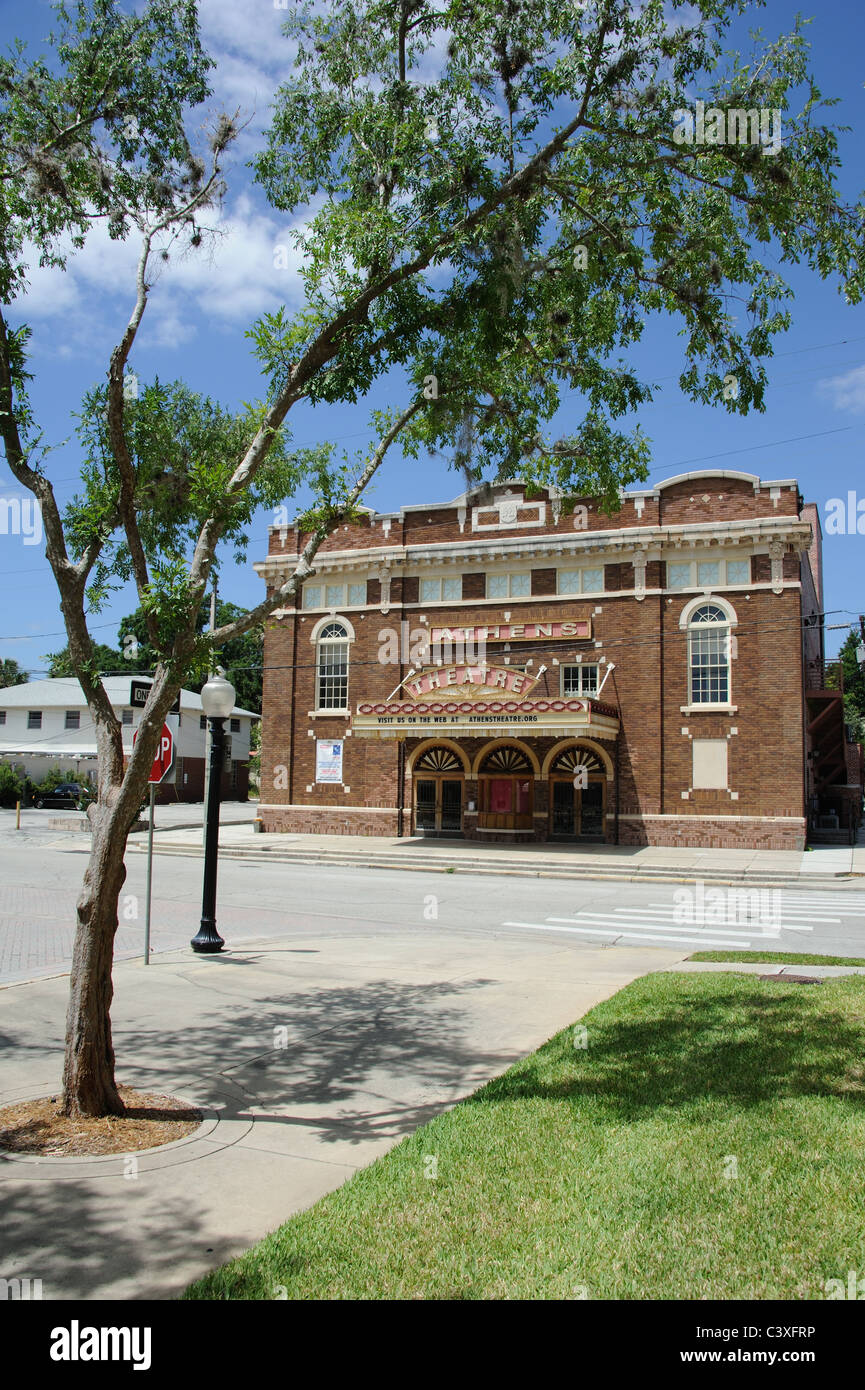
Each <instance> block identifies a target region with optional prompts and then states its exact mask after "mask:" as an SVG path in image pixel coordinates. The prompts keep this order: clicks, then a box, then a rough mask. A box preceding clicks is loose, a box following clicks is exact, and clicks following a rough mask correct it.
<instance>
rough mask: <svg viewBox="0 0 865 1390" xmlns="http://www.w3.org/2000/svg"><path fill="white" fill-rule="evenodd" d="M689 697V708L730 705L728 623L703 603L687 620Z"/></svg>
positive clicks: (718, 611)
mask: <svg viewBox="0 0 865 1390" xmlns="http://www.w3.org/2000/svg"><path fill="white" fill-rule="evenodd" d="M688 672H689V677H688V679H689V695H690V702H691V704H692V705H726V704H729V701H730V619H729V616H728V615H727V613H725V611H724V609H723V608H721V607H719V606H718V604H716V603H703V604H701V605H700V607H699V608H695V609H694V612H693V613H692V614H691V615H690V617H689V619H688Z"/></svg>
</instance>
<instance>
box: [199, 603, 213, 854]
mask: <svg viewBox="0 0 865 1390" xmlns="http://www.w3.org/2000/svg"><path fill="white" fill-rule="evenodd" d="M215 627H216V575H214V576H213V589H212V590H211V594H210V631H211V632H213V630H214V628H215ZM210 674H211V676H212V675H215V671H214V666H213V653H212V652H211V654H210ZM206 727H207V733H206V734H205V735H204V809H205V816H204V825H203V826H202V829H201V842H202V844H203V845H204V846H205V847H206V846H207V815H206V811H207V798H208V796H209V794H210V760H211V750H212V746H213V734H212V733H211V731H210V720H209V719H208V720H207V721H206Z"/></svg>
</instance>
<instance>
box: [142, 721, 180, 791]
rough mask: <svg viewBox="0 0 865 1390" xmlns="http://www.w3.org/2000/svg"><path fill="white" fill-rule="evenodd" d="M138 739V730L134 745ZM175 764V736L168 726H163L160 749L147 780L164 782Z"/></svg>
mask: <svg viewBox="0 0 865 1390" xmlns="http://www.w3.org/2000/svg"><path fill="white" fill-rule="evenodd" d="M137 738H138V730H137V729H136V731H135V733H134V735H133V738H132V742H133V744H134V743H135V740H136V739H137ZM173 762H174V735H173V734H172V732H171V730H170V729H169V727H168V725H167V724H163V726H162V733H161V734H160V735H159V747H158V749H157V750H156V757H155V758H154V759H153V766H152V767H151V769H150V776H149V777H148V779H147V780H148V782H162V781H164V780H165V778H166V777H167V776H168V774H169V772H170V771H171V765H172V763H173Z"/></svg>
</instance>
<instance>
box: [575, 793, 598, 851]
mask: <svg viewBox="0 0 865 1390" xmlns="http://www.w3.org/2000/svg"><path fill="white" fill-rule="evenodd" d="M577 796H578V797H579V798H580V836H581V837H582V838H583V839H586V840H603V838H604V784H603V782H590V783H589V785H588V786H587V787H583V789H582V791H578V792H577Z"/></svg>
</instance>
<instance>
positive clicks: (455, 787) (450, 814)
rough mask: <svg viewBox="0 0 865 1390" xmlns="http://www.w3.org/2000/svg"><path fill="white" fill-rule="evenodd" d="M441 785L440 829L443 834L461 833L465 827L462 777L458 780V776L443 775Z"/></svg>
mask: <svg viewBox="0 0 865 1390" xmlns="http://www.w3.org/2000/svg"><path fill="white" fill-rule="evenodd" d="M439 787H440V795H441V805H440V808H439V830H440V831H441V833H442V834H443V835H460V834H462V828H463V783H462V778H460V779H459V780H457V778H456V777H443V778H442V780H441V782H440V783H439Z"/></svg>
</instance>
